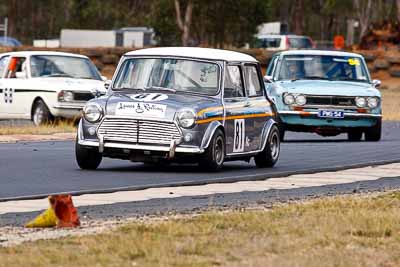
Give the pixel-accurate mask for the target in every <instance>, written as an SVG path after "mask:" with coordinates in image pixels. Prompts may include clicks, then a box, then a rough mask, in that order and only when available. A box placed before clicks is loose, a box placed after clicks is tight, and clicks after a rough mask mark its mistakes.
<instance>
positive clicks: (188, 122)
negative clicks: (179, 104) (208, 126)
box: [178, 109, 196, 128]
mask: <svg viewBox="0 0 400 267" xmlns="http://www.w3.org/2000/svg"><path fill="white" fill-rule="evenodd" d="M178 123H179V125H180V126H181V127H182V128H191V127H193V125H194V124H195V123H196V113H195V112H194V111H193V110H192V109H182V110H180V111H179V112H178Z"/></svg>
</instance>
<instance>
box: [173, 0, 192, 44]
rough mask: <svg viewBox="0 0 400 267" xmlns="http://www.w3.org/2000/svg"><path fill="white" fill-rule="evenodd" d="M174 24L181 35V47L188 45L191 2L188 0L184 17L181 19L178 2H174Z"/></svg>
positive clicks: (176, 0)
mask: <svg viewBox="0 0 400 267" xmlns="http://www.w3.org/2000/svg"><path fill="white" fill-rule="evenodd" d="M175 11H176V23H177V24H178V27H179V29H180V30H181V33H182V37H181V39H182V46H188V45H189V39H190V24H191V23H192V13H193V2H192V0H189V1H188V3H187V6H186V11H185V17H184V18H182V15H181V6H180V3H179V0H175Z"/></svg>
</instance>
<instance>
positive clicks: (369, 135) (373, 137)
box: [365, 119, 382, 142]
mask: <svg viewBox="0 0 400 267" xmlns="http://www.w3.org/2000/svg"><path fill="white" fill-rule="evenodd" d="M381 136H382V120H381V119H379V120H378V121H377V122H376V124H375V126H372V127H370V128H368V129H367V130H366V131H365V141H370V142H377V141H379V140H381Z"/></svg>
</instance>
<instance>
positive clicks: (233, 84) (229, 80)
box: [224, 66, 244, 98]
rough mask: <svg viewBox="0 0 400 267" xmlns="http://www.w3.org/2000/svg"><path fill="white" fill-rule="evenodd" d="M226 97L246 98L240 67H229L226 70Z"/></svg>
mask: <svg viewBox="0 0 400 267" xmlns="http://www.w3.org/2000/svg"><path fill="white" fill-rule="evenodd" d="M224 97H225V98H232V97H244V90H243V81H242V75H241V71H240V67H239V66H227V68H226V72H225V88H224Z"/></svg>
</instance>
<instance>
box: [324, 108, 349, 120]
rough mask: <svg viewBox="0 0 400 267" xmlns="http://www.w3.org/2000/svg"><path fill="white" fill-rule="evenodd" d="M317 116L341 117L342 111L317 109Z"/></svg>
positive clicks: (342, 115)
mask: <svg viewBox="0 0 400 267" xmlns="http://www.w3.org/2000/svg"><path fill="white" fill-rule="evenodd" d="M318 117H320V118H334V119H343V118H344V112H343V111H340V110H319V111H318Z"/></svg>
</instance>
